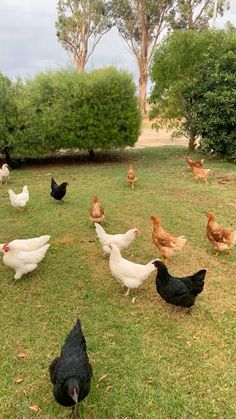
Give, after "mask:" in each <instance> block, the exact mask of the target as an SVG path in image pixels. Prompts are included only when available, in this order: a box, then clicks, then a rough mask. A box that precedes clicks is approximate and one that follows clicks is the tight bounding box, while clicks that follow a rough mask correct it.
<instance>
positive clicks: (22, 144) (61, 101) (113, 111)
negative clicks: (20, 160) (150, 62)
mask: <svg viewBox="0 0 236 419" xmlns="http://www.w3.org/2000/svg"><path fill="white" fill-rule="evenodd" d="M135 90H136V88H135V84H134V82H133V81H132V78H131V76H130V75H129V74H127V73H126V72H124V71H118V70H116V69H115V68H107V69H101V70H95V71H92V72H90V73H83V74H79V73H78V72H76V71H73V70H59V71H56V72H48V73H43V74H38V75H37V76H36V77H35V78H34V79H33V80H28V81H27V82H26V83H25V84H24V85H22V90H21V94H20V95H19V96H18V114H19V118H18V129H17V132H16V135H15V139H14V151H15V152H17V153H18V154H20V155H23V156H36V157H38V156H41V155H44V154H45V153H48V152H53V151H56V150H58V149H60V148H64V149H72V148H79V149H81V150H91V149H111V148H120V147H126V146H133V145H134V143H135V142H136V141H137V138H138V135H139V130H140V123H141V117H140V113H139V110H138V101H137V97H136V95H135Z"/></svg>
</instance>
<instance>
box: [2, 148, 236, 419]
mask: <svg viewBox="0 0 236 419" xmlns="http://www.w3.org/2000/svg"><path fill="white" fill-rule="evenodd" d="M184 152H185V150H184V149H183V147H157V148H155V149H147V148H146V149H142V150H129V151H127V150H126V151H125V152H124V153H123V154H120V153H119V154H116V153H115V152H114V153H112V155H113V158H114V157H115V156H117V157H118V159H117V160H114V161H113V162H108V161H107V162H106V163H105V164H101V163H99V164H98V163H96V164H78V165H76V164H73V165H69V166H66V165H57V166H55V167H53V166H52V165H51V164H50V166H40V168H39V167H38V166H36V167H35V168H34V167H31V168H27V170H18V171H17V172H14V173H11V188H12V189H13V190H16V191H20V190H21V188H22V185H24V184H27V185H28V186H29V191H30V202H29V207H28V208H26V210H25V212H24V213H19V212H18V211H16V210H15V209H14V208H12V207H11V205H10V202H9V199H8V193H7V189H8V187H9V186H8V185H2V186H1V200H0V209H1V223H2V226H4V228H1V230H0V242H1V243H6V242H8V241H10V240H13V239H16V238H29V237H35V236H38V235H41V234H51V236H52V237H51V240H50V242H51V247H50V249H49V250H48V253H47V255H46V257H45V259H44V260H43V261H42V262H41V263H40V264H39V266H38V268H37V269H36V270H35V271H34V272H32V273H30V274H28V275H25V276H23V277H22V278H21V279H20V280H19V281H18V282H17V283H16V284H15V286H14V287H13V288H10V285H11V283H12V281H13V275H14V272H13V271H12V270H11V269H10V268H7V267H6V266H5V265H4V264H3V262H2V256H1V259H0V265H1V276H0V287H1V322H0V334H1V347H2V350H1V351H0V364H1V369H0V381H1V392H0V405H1V415H0V416H1V417H2V419H3V418H4V419H13V418H14V419H23V418H24V419H32V418H39V419H41V418H43V419H56V418H57V419H59V418H60V419H62V418H63V419H68V418H70V417H71V411H70V409H68V408H64V407H62V406H60V405H58V404H57V403H56V402H55V400H54V398H53V394H52V385H51V383H50V379H49V375H48V365H49V363H50V362H51V360H52V359H53V358H54V357H56V356H58V355H59V354H60V348H61V345H62V344H63V342H64V340H65V337H66V335H67V333H68V331H69V330H70V329H71V327H72V326H73V325H74V323H75V321H76V319H77V318H78V317H79V318H80V319H81V321H82V326H83V330H84V334H85V337H86V340H87V348H88V353H89V356H90V359H91V362H92V365H93V369H94V377H93V381H92V386H91V393H90V395H89V397H88V398H86V400H85V401H84V402H82V403H81V406H80V407H79V416H80V419H89V418H90V419H92V418H94V419H95V418H96V419H111V418H112V419H124V418H127V419H134V418H135V419H138V418H139V419H140V418H143V419H170V418H172V419H177V418H178V419H180V418H181V419H190V418H191V419H193V418H199V419H200V418H201V419H203V418H204V419H206V418H207V419H213V418H214V419H216V418H218V419H219V418H221V419H223V418H225V419H226V418H227V419H234V418H235V409H236V400H235V314H236V313H235V312H236V307H235V298H236V287H235V270H236V248H234V249H232V250H233V255H232V256H231V257H230V256H227V255H224V254H222V255H220V256H219V257H216V256H215V255H214V251H213V250H212V248H211V245H210V243H209V242H208V240H207V239H206V236H205V229H206V218H205V216H204V214H203V212H204V211H209V210H215V211H216V215H217V220H218V222H219V223H220V224H222V225H223V226H225V227H227V226H228V227H230V226H231V225H232V227H233V226H236V214H235V211H233V209H234V208H235V205H236V197H235V194H234V191H235V186H234V185H233V184H230V183H229V184H228V185H226V186H222V185H219V184H218V183H217V177H220V176H224V177H235V165H234V164H231V163H227V162H224V161H217V160H209V161H207V162H206V167H210V168H211V169H212V172H213V175H212V177H211V178H210V179H209V183H210V184H209V186H206V185H205V184H202V183H200V182H199V183H198V182H197V181H195V180H194V179H193V176H192V174H191V173H190V171H189V170H188V169H187V165H186V163H185V162H184V161H183V160H182V158H181V157H182V156H183V153H184ZM121 157H123V158H122V159H121ZM201 157H202V156H201V155H199V156H198V157H197V158H201ZM130 163H134V168H135V169H136V171H137V176H138V181H137V185H136V186H137V187H136V188H135V192H132V191H131V190H130V187H129V185H128V182H127V180H126V176H127V172H128V168H129V164H130ZM50 176H53V177H55V179H56V180H58V181H59V182H62V181H68V183H69V188H68V192H67V195H66V198H65V203H64V204H63V205H60V204H59V203H57V202H55V201H54V200H53V199H52V197H50V195H49V192H50ZM95 194H97V195H98V197H99V198H100V199H101V202H102V205H103V207H104V209H105V214H106V215H105V221H104V228H105V229H106V230H107V231H108V232H111V233H112V232H114V233H118V232H123V231H126V230H128V229H129V228H132V227H134V226H136V227H137V228H139V230H140V232H141V234H140V236H138V237H137V238H136V239H135V241H134V242H133V243H132V245H131V246H130V247H129V248H127V249H126V250H125V252H124V253H123V257H125V258H127V259H130V260H132V261H134V262H137V263H147V262H148V261H149V260H152V259H155V258H156V257H157V253H156V250H155V246H154V244H153V243H152V241H151V229H152V227H151V220H150V219H149V216H150V215H151V214H155V213H156V212H157V213H158V214H159V216H160V218H161V220H162V222H163V225H164V227H165V228H166V229H168V230H169V231H171V232H173V233H174V234H178V235H181V234H184V235H186V237H187V238H188V241H187V244H186V246H185V249H184V251H183V252H181V253H180V254H179V255H178V256H177V257H176V258H173V259H172V260H171V261H170V266H169V269H170V272H171V273H172V274H173V275H187V274H189V273H193V272H195V271H197V270H198V269H199V268H202V267H205V268H206V269H207V276H206V285H205V289H204V291H203V292H202V294H200V295H199V297H198V299H197V301H196V307H195V308H194V309H193V313H192V315H191V316H188V315H186V314H185V313H184V312H183V311H181V310H177V311H176V312H174V313H173V312H172V308H171V307H170V306H168V305H167V304H165V303H164V302H163V301H162V300H161V298H160V297H158V296H157V294H156V290H155V273H153V274H152V275H151V276H150V277H149V278H148V279H147V280H146V281H145V282H144V283H143V285H142V286H141V287H140V288H139V289H137V290H133V291H131V295H130V297H124V296H123V292H124V291H123V289H122V286H121V285H120V284H119V283H118V282H117V281H116V279H115V278H113V277H112V275H111V272H110V269H109V265H108V259H107V258H106V257H104V256H103V251H102V248H101V246H100V244H99V242H98V240H97V239H96V233H95V229H94V226H93V225H91V224H90V222H89V220H88V208H89V206H90V203H91V198H92V196H93V195H95ZM234 228H235V227H234ZM133 297H136V300H135V302H134V303H132V298H133ZM22 352H24V353H25V354H26V356H25V358H21V359H18V357H17V355H18V354H19V353H22ZM20 379H21V380H22V381H21V382H20ZM32 406H36V410H37V406H38V408H39V409H38V410H39V412H38V413H37V412H34V411H33V410H32V408H30V407H32ZM40 410H41V411H40Z"/></svg>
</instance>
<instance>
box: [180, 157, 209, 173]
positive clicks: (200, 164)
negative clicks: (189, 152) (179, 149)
mask: <svg viewBox="0 0 236 419" xmlns="http://www.w3.org/2000/svg"><path fill="white" fill-rule="evenodd" d="M184 160H186V162H187V163H188V165H189V167H190V169H191V170H193V167H203V163H204V159H201V160H195V161H194V160H191V159H190V158H189V157H188V156H184Z"/></svg>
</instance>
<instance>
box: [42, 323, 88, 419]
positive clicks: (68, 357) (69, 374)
mask: <svg viewBox="0 0 236 419" xmlns="http://www.w3.org/2000/svg"><path fill="white" fill-rule="evenodd" d="M49 374H50V378H51V382H52V384H53V394H54V397H55V399H56V401H57V402H58V403H59V404H61V405H62V406H67V407H69V406H72V417H73V418H76V417H77V416H76V404H77V403H79V402H80V401H81V400H83V399H85V397H86V396H87V395H88V394H89V391H90V383H91V378H92V375H93V372H92V366H91V364H90V362H89V358H88V355H87V352H86V341H85V338H84V335H83V332H82V329H81V323H80V320H79V319H78V320H77V323H76V325H75V326H74V328H73V329H72V330H71V332H70V333H69V335H68V336H67V338H66V341H65V343H64V345H63V347H62V349H61V355H60V356H59V357H57V358H55V359H54V360H53V361H52V362H51V364H50V366H49Z"/></svg>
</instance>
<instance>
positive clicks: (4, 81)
mask: <svg viewBox="0 0 236 419" xmlns="http://www.w3.org/2000/svg"><path fill="white" fill-rule="evenodd" d="M17 85H18V83H15V85H14V84H13V83H12V82H11V80H10V79H8V77H6V76H5V75H4V74H2V73H0V141H1V145H3V144H6V143H10V142H11V139H12V135H13V132H14V127H15V125H16V118H17V109H16V103H15V100H16V94H17Z"/></svg>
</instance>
